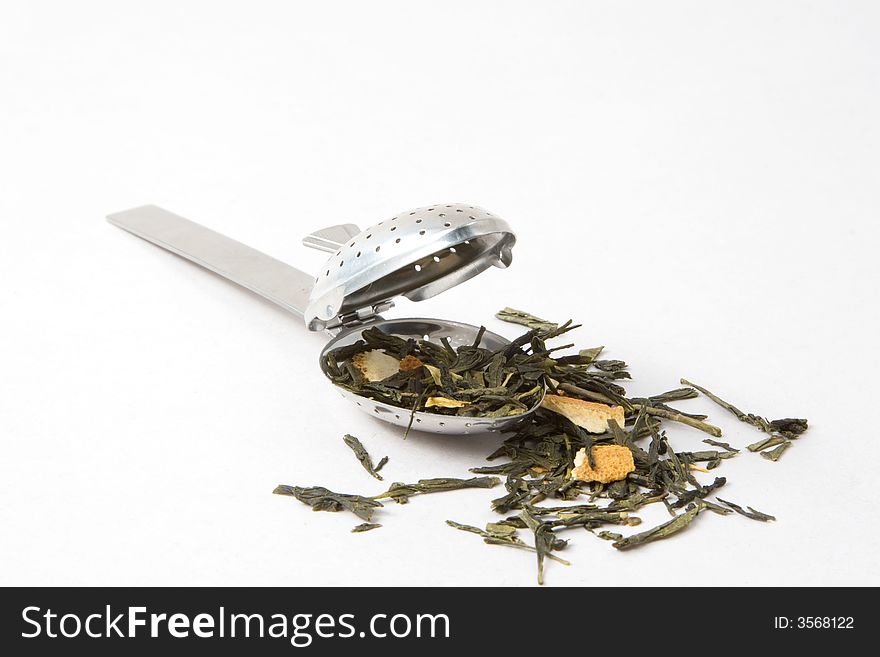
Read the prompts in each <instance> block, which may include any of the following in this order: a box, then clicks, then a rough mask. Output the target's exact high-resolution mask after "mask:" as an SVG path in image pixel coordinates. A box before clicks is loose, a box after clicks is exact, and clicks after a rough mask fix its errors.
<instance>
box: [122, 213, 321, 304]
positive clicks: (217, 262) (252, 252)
mask: <svg viewBox="0 0 880 657" xmlns="http://www.w3.org/2000/svg"><path fill="white" fill-rule="evenodd" d="M107 221H109V222H110V223H111V224H113V225H114V226H119V227H120V228H122V229H124V230H127V231H128V232H129V233H133V234H135V235H137V236H138V237H141V238H143V239H145V240H147V241H148V242H152V243H153V244H156V245H157V246H161V247H162V248H163V249H166V250H168V251H171V252H172V253H176V254H177V255H179V256H182V257H184V258H186V259H187V260H192V261H193V262H194V263H196V264H198V265H201V266H202V267H204V268H205V269H210V270H211V271H213V272H215V273H217V274H220V275H221V276H223V277H224V278H228V279H229V280H230V281H232V282H233V283H237V284H238V285H241V286H242V287H246V288H247V289H249V290H250V291H251V292H256V293H257V294H259V295H260V296H261V297H265V298H266V299H268V300H269V301H271V302H273V303H276V304H278V305H279V306H281V307H282V308H284V309H285V310H288V311H290V312H292V313H293V314H294V315H297V316H298V317H302V316H303V313H304V311H305V308H306V305H307V303H308V299H309V291H310V290H311V289H312V277H311V276H309V275H308V274H306V273H305V272H302V271H300V270H299V269H296V268H295V267H291V266H290V265H287V264H285V263H283V262H281V261H280V260H276V259H275V258H273V257H271V256H268V255H266V254H265V253H260V252H259V251H257V250H256V249H252V248H251V247H249V246H245V245H244V244H242V243H241V242H236V241H235V240H233V239H230V238H228V237H225V236H223V235H221V234H220V233H217V232H214V231H213V230H211V229H210V228H205V227H204V226H201V225H199V224H197V223H195V222H192V221H190V220H189V219H184V218H183V217H179V216H177V215H176V214H172V213H171V212H168V211H167V210H163V209H162V208H160V207H157V206H155V205H144V206H142V207H139V208H134V209H132V210H125V211H124V212H117V213H116V214H111V215H109V216H108V217H107Z"/></svg>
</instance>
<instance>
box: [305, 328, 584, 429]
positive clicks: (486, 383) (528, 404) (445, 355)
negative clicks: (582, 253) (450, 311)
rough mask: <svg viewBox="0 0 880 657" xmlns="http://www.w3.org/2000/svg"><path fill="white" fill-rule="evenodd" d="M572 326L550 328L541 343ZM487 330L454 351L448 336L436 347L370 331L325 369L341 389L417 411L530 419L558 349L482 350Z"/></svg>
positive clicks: (325, 362) (516, 346)
mask: <svg viewBox="0 0 880 657" xmlns="http://www.w3.org/2000/svg"><path fill="white" fill-rule="evenodd" d="M572 328H574V327H573V326H571V325H570V323H569V324H568V325H565V326H563V327H556V326H555V325H552V326H551V327H550V328H548V329H545V330H544V331H543V334H542V335H543V339H547V338H549V337H551V336H556V335H561V334H562V333H564V332H565V331H568V330H571V329H572ZM485 330H486V329H485V327H483V328H481V329H480V332H479V334H478V335H477V336H476V339H475V340H474V342H473V344H470V345H463V346H459V347H457V348H455V347H453V346H452V345H451V344H450V343H449V340H448V339H446V338H443V339H442V340H441V344H435V343H433V342H429V341H427V340H416V339H413V338H410V339H404V338H401V337H398V336H395V335H389V334H388V333H385V332H383V331H380V330H379V329H378V328H375V327H373V328H368V329H365V330H364V331H362V333H361V339H360V340H358V341H357V342H355V343H354V344H351V345H347V346H344V347H339V348H337V349H333V350H331V351H329V352H328V353H327V354H326V356H325V357H324V358H323V359H322V361H321V368H322V369H323V371H324V373H325V374H326V375H327V376H328V378H330V380H331V381H333V383H335V384H336V385H338V386H340V387H342V388H345V389H347V390H350V391H351V392H354V393H355V394H357V395H360V396H362V397H368V398H370V399H373V400H375V401H380V402H384V403H386V404H391V405H392V406H398V407H400V408H403V409H406V410H407V411H410V412H411V413H414V412H416V411H429V412H433V413H438V414H441V415H460V416H465V417H488V418H492V417H495V418H497V417H509V416H513V415H519V414H522V413H525V412H526V411H528V410H529V409H531V408H532V407H533V406H534V405H535V404H536V403H537V402H538V400H539V399H540V398H541V395H542V394H543V392H544V377H545V374H546V361H547V359H548V357H549V354H550V351H552V350H546V349H536V348H532V349H531V351H530V352H529V353H526V352H525V351H524V350H523V349H521V347H523V346H524V345H525V344H526V342H528V340H529V339H530V338H531V336H527V337H524V339H523V341H514V342H513V343H512V344H511V345H509V346H506V347H504V348H502V349H498V350H495V351H491V350H489V349H485V348H483V347H480V346H479V345H480V342H481V341H482V337H483V333H484V332H485Z"/></svg>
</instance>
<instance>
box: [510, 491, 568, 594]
mask: <svg viewBox="0 0 880 657" xmlns="http://www.w3.org/2000/svg"><path fill="white" fill-rule="evenodd" d="M520 518H522V520H523V522H525V523H526V525H527V526H528V528H529V529H531V530H532V533H533V534H534V535H535V552H536V555H537V558H538V584H543V583H544V559H545V558H547V557H548V556H551V555H550V553H551V552H552V551H553V550H556V549H559V548H560V547H564V545H565V541H562V542H561V544H560V541H559V539H558V538H557V537H556V536H554V535H553V526H552V525H550V524H549V523H546V522H544V521H543V520H541V518H539V517H538V516H536V515H534V514H533V513H532V512H531V511H530V510H529V509H528V507H526V508H524V509H523V510H522V513H520Z"/></svg>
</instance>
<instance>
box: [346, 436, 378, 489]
mask: <svg viewBox="0 0 880 657" xmlns="http://www.w3.org/2000/svg"><path fill="white" fill-rule="evenodd" d="M342 440H343V441H344V442H345V444H346V445H348V446H349V447H350V448H351V451H353V452H354V455H355V457H356V458H357V460H358V461H360V463H361V465H362V466H363V467H364V470H366V471H367V472H368V473H370V475H372V476H373V477H375V478H376V479H378V480H379V481H382V475H380V474H379V470H381V469H382V468H383V467H384V465H385V464H386V463H388V457H387V456H383V457H382V460H381V461H379V465H378V466H376V467H375V468H374V467H373V459H371V458H370V455H369V453H368V452H367V449H366V447H364V445H363V443H362V442H361V441H360V440H358V439H357V438H355V437H354V436H352V435H351V434H350V433H347V434H345V435H344V436H343V437H342Z"/></svg>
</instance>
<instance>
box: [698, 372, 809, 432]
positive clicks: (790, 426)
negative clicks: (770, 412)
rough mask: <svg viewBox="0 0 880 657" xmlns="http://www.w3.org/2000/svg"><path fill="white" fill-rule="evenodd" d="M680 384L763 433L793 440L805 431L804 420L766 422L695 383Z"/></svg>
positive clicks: (805, 422)
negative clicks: (699, 393) (701, 394)
mask: <svg viewBox="0 0 880 657" xmlns="http://www.w3.org/2000/svg"><path fill="white" fill-rule="evenodd" d="M681 383H682V385H687V386H691V387H692V388H696V389H697V390H699V391H700V392H702V393H703V394H704V395H706V396H707V397H708V398H709V399H711V400H712V401H713V402H715V403H716V404H718V405H719V406H720V407H721V408H723V409H725V410H727V411H730V412H731V413H733V415H735V416H736V418H737V419H738V420H739V421H740V422H745V423H746V424H751V425H752V426H753V427H755V428H757V429H759V430H761V431H763V432H764V433H768V434H780V435H782V436H784V437H785V438H788V439H789V440H794V439H796V438H797V437H798V436H800V435H801V434H802V433H804V432H805V431H806V430H807V421H806V420H804V419H799V418H783V419H781V420H767V419H766V418H763V417H761V416H760V415H755V414H754V413H743V412H742V411H741V410H739V409H738V408H737V407H736V406H734V405H733V404H731V403H729V402H726V401H724V400H723V399H721V398H720V397H719V396H718V395H715V394H714V393H712V392H710V391H708V390H706V389H705V388H703V387H700V386H698V385H696V384H695V383H691V382H690V381H688V380H686V379H682V380H681Z"/></svg>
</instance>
